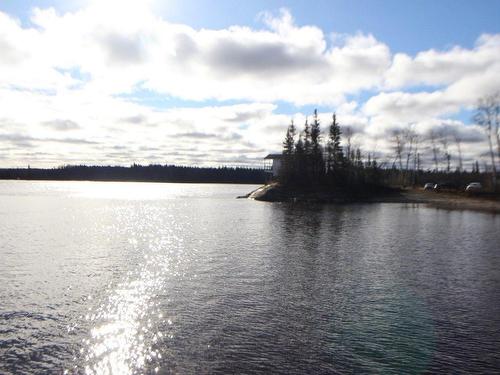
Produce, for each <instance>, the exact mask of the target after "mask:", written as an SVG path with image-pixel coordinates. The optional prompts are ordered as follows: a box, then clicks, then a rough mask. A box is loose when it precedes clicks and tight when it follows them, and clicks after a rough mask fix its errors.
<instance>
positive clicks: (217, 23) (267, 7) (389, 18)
mask: <svg viewBox="0 0 500 375" xmlns="http://www.w3.org/2000/svg"><path fill="white" fill-rule="evenodd" d="M84 4H85V1H84V0H74V1H72V0H68V1H61V0H59V1H57V0H41V1H35V0H29V1H22V0H2V2H1V3H0V10H2V11H5V12H7V13H10V14H13V15H15V16H17V17H18V18H19V19H21V20H23V21H24V22H28V19H29V15H30V13H31V9H32V8H33V7H42V8H44V7H51V6H52V7H55V8H56V9H60V10H61V11H72V10H73V11H74V10H76V9H78V8H79V7H81V6H83V5H84ZM283 7H284V8H288V9H290V11H291V13H292V14H293V15H294V17H295V19H296V20H297V23H298V24H313V25H317V26H319V27H320V28H322V29H323V30H325V31H327V32H328V31H334V32H337V33H353V32H356V31H362V32H365V33H372V34H373V35H374V36H375V37H376V38H377V39H380V40H383V41H385V42H386V43H387V44H388V45H389V46H391V49H393V50H394V51H396V52H406V53H410V54H414V53H416V52H418V51H421V50H425V49H430V48H438V49H443V48H448V47H450V46H453V45H461V46H464V47H472V46H473V45H474V42H475V40H476V39H477V36H478V35H480V34H483V33H498V32H499V31H500V22H499V19H500V2H499V1H496V0H481V1H470V0H440V1H435V0H426V1H424V0H419V1H401V0H383V1H382V0H357V1H352V0H343V1H338V0H315V1H285V0H253V1H234V0H217V1H214V0H167V1H158V2H157V3H156V4H154V9H155V11H156V12H158V14H161V15H162V16H163V17H164V18H165V19H167V20H169V21H171V22H179V23H184V24H188V25H190V26H192V27H194V28H215V29H217V28H226V27H228V26H231V25H250V26H254V27H256V26H259V24H260V21H259V20H258V17H257V15H258V14H259V13H260V12H262V11H277V10H278V9H280V8H283Z"/></svg>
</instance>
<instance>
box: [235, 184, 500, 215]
mask: <svg viewBox="0 0 500 375" xmlns="http://www.w3.org/2000/svg"><path fill="white" fill-rule="evenodd" d="M242 198H243V197H242ZM244 198H249V199H255V200H257V201H265V202H289V203H297V204H310V203H334V204H348V203H408V204H423V205H427V206H429V207H434V208H439V209H446V210H473V211H482V212H489V213H493V214H500V196H499V195H498V194H488V193H482V194H474V195H470V194H466V193H462V192H451V191H447V192H435V191H426V190H423V189H422V188H407V189H399V188H382V187H380V188H379V189H378V190H374V189H372V190H370V191H366V192H346V191H342V190H340V189H338V190H324V189H321V188H320V189H318V188H316V189H314V188H308V189H294V188H288V187H284V186H282V185H280V184H279V183H271V184H268V185H263V186H261V187H259V188H258V189H256V190H254V191H252V192H250V193H249V194H247V195H246V196H244Z"/></svg>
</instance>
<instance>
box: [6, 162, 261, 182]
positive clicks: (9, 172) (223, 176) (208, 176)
mask: <svg viewBox="0 0 500 375" xmlns="http://www.w3.org/2000/svg"><path fill="white" fill-rule="evenodd" d="M268 176H269V173H268V172H266V171H265V170H263V169H255V168H240V167H235V168H233V167H217V168H208V167H182V166H175V165H147V166H143V165H137V164H134V165H132V166H130V167H117V166H86V165H76V166H74V165H73V166H72V165H67V166H62V167H58V168H52V169H39V168H17V169H0V179H3V180H6V179H8V180H16V179H18V180H77V181H85V180H90V181H144V182H193V183H235V184H262V183H264V182H266V180H267V179H268Z"/></svg>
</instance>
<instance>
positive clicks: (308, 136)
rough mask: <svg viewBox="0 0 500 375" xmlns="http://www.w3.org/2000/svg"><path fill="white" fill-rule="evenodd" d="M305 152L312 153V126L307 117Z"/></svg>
mask: <svg viewBox="0 0 500 375" xmlns="http://www.w3.org/2000/svg"><path fill="white" fill-rule="evenodd" d="M304 154H306V155H310V154H311V127H310V126H309V122H308V120H307V117H306V123H305V124H304Z"/></svg>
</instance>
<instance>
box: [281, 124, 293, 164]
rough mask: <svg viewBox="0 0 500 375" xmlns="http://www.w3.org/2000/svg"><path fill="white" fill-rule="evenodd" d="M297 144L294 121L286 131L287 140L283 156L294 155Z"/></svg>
mask: <svg viewBox="0 0 500 375" xmlns="http://www.w3.org/2000/svg"><path fill="white" fill-rule="evenodd" d="M294 144H295V125H294V124H293V120H292V122H291V123H290V125H289V126H288V129H287V131H286V136H285V140H284V141H283V155H288V156H290V155H292V154H293V149H294Z"/></svg>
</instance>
